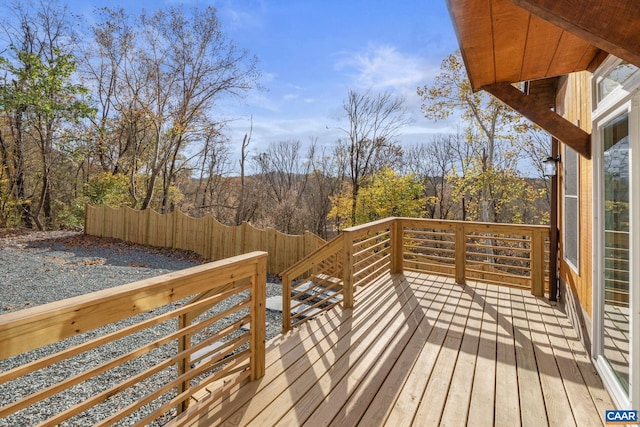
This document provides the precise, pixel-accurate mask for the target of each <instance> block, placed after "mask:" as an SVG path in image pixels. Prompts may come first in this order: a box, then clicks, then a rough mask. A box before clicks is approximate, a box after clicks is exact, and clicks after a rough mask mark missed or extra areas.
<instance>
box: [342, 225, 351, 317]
mask: <svg viewBox="0 0 640 427" xmlns="http://www.w3.org/2000/svg"><path fill="white" fill-rule="evenodd" d="M342 233H343V235H344V246H343V250H342V252H343V253H344V260H343V270H342V271H343V277H342V292H343V293H344V295H343V299H342V307H343V308H353V286H354V285H353V234H352V233H351V232H350V231H343V232H342Z"/></svg>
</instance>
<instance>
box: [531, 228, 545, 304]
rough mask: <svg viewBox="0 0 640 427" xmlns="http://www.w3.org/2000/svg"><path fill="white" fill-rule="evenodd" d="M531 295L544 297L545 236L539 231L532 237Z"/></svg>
mask: <svg viewBox="0 0 640 427" xmlns="http://www.w3.org/2000/svg"><path fill="white" fill-rule="evenodd" d="M545 231H546V230H545ZM531 294H533V295H535V296H537V297H542V296H544V235H543V234H542V232H540V231H539V230H535V231H534V232H533V235H532V236H531Z"/></svg>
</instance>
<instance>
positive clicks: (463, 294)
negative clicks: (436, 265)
mask: <svg viewBox="0 0 640 427" xmlns="http://www.w3.org/2000/svg"><path fill="white" fill-rule="evenodd" d="M355 297H356V303H355V308H354V309H349V310H342V309H341V308H340V307H336V308H334V309H332V310H331V311H329V312H328V313H326V314H324V315H322V316H320V317H318V318H316V319H313V320H311V321H309V322H307V323H306V324H305V325H303V326H301V327H300V328H296V329H294V330H293V331H291V332H289V333H288V334H286V335H284V336H280V337H277V338H275V339H274V340H272V341H270V342H269V343H268V344H267V360H266V367H267V368H266V374H265V376H264V377H263V378H262V379H260V380H258V381H255V382H252V383H247V384H244V385H242V386H236V387H234V388H233V389H232V390H230V391H229V392H228V393H227V395H226V396H225V397H224V399H222V400H220V401H218V402H209V401H208V400H207V398H206V396H199V398H198V401H197V402H196V401H194V402H192V405H191V406H190V408H189V409H188V410H187V411H186V412H185V413H184V414H182V415H181V416H179V417H178V418H176V419H175V420H174V421H173V423H172V424H173V425H182V424H191V425H202V426H205V425H206V426H210V425H233V426H238V425H241V426H245V425H255V426H264V425H283V426H290V425H305V426H319V425H332V426H354V425H362V426H376V425H387V426H401V425H406V426H410V425H411V426H424V425H434V426H436V425H440V426H464V425H496V426H499V425H504V426H517V425H522V426H524V425H545V424H548V425H552V426H555V425H572V424H575V425H578V426H582V425H590V426H591V425H603V415H604V409H611V408H613V407H614V406H613V404H612V402H611V399H610V398H609V396H608V394H607V392H606V391H605V390H604V388H603V386H602V383H601V382H600V380H599V378H598V376H597V374H596V372H595V369H594V368H593V366H592V365H591V362H590V359H589V356H588V354H587V352H586V351H585V350H584V348H583V347H582V346H581V344H580V342H579V340H578V339H577V335H576V334H575V332H573V329H571V326H570V325H569V323H568V319H567V318H566V316H565V315H564V314H563V313H561V312H560V311H559V310H557V308H555V307H551V306H549V304H548V303H547V302H546V301H545V300H544V299H542V298H535V297H533V296H531V294H530V293H528V292H526V291H522V290H519V289H513V288H506V287H498V286H495V285H490V284H489V285H487V284H477V283H470V284H468V285H457V284H455V283H453V281H452V279H450V278H444V277H439V276H429V275H425V274H418V273H407V274H406V277H405V276H393V277H391V276H389V275H387V276H385V277H383V278H382V279H381V280H378V281H377V282H376V283H374V284H372V285H370V286H368V287H367V288H364V289H362V290H359V291H358V292H357V293H356V296H355ZM212 387H215V386H214V385H212ZM585 423H586V424H585Z"/></svg>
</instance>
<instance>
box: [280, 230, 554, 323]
mask: <svg viewBox="0 0 640 427" xmlns="http://www.w3.org/2000/svg"><path fill="white" fill-rule="evenodd" d="M548 247H549V227H547V226H536V225H518V224H494V223H476V222H464V221H444V220H429V219H415V218H387V219H384V220H380V221H375V222H372V223H368V224H363V225H359V226H356V227H351V228H347V229H345V230H343V231H342V233H341V234H340V235H339V236H338V238H336V239H334V240H332V241H331V242H329V243H327V244H326V245H325V246H323V247H321V248H320V249H318V250H317V251H316V252H314V253H313V254H311V255H309V256H308V257H307V258H305V259H303V260H301V261H299V262H298V263H296V264H295V265H294V266H292V267H291V268H290V269H288V270H287V271H285V272H284V273H283V274H282V277H283V282H282V283H283V313H284V315H283V330H284V331H287V330H289V329H290V328H291V327H292V326H295V325H298V324H300V323H302V322H304V321H305V320H306V319H307V318H308V317H310V316H312V315H314V314H318V313H320V312H321V311H324V310H326V309H329V308H331V307H332V306H333V305H335V299H334V304H333V305H322V304H321V302H318V303H317V304H315V305H313V310H307V311H305V312H304V313H302V314H297V313H296V311H297V310H296V309H292V311H293V312H294V314H291V315H290V314H288V311H287V309H286V307H297V306H298V305H299V304H300V303H298V302H296V295H301V294H302V293H301V292H296V289H298V288H300V287H303V288H305V289H306V288H313V289H315V290H316V291H317V293H316V294H315V296H314V295H308V294H302V295H303V297H302V301H303V302H307V301H321V300H320V299H319V295H322V294H325V295H326V292H325V291H324V287H325V284H326V283H327V282H330V283H331V286H332V288H334V289H339V291H340V298H339V299H340V300H342V305H343V307H344V308H351V307H353V304H354V299H353V294H354V291H355V289H356V288H357V287H359V286H366V285H368V284H370V283H372V282H373V281H375V279H376V278H378V277H380V276H381V275H383V274H385V273H389V272H390V273H392V274H397V273H402V272H404V271H416V272H422V273H431V274H437V275H442V276H450V277H452V278H454V279H455V281H456V282H457V283H460V284H462V283H465V282H466V281H467V280H473V281H477V282H486V283H491V284H496V285H501V286H509V287H517V288H523V289H529V290H531V293H532V294H534V295H536V296H543V295H544V293H545V291H546V290H548V286H549V256H550V255H549V248H548ZM318 277H320V278H321V280H319V279H318ZM314 285H315V286H314ZM292 295H293V296H292ZM329 296H330V295H329ZM329 296H327V297H326V298H328V297H329ZM292 299H293V302H292Z"/></svg>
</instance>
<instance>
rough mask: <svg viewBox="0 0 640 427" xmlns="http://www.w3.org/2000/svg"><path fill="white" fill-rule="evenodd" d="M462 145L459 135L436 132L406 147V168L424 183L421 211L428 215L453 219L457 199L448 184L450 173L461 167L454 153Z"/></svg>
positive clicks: (462, 141)
mask: <svg viewBox="0 0 640 427" xmlns="http://www.w3.org/2000/svg"><path fill="white" fill-rule="evenodd" d="M461 144H466V141H465V140H464V137H463V136H462V135H461V134H459V133H458V134H448V135H437V136H434V137H433V139H431V140H430V141H428V142H426V143H424V144H416V145H413V146H410V147H408V148H407V150H406V152H405V159H406V169H407V170H408V172H410V173H412V174H414V175H416V176H418V177H419V178H420V179H421V180H422V182H423V183H424V194H423V196H424V198H425V200H426V206H425V212H426V213H427V215H428V216H429V217H430V218H439V219H453V218H455V216H456V209H455V207H456V205H457V202H456V200H454V198H453V195H452V191H451V184H450V182H449V180H450V178H451V176H452V174H455V173H456V171H460V170H461V166H460V165H461V162H460V161H459V160H458V159H457V155H456V152H457V150H458V147H459V146H460V145H461Z"/></svg>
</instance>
